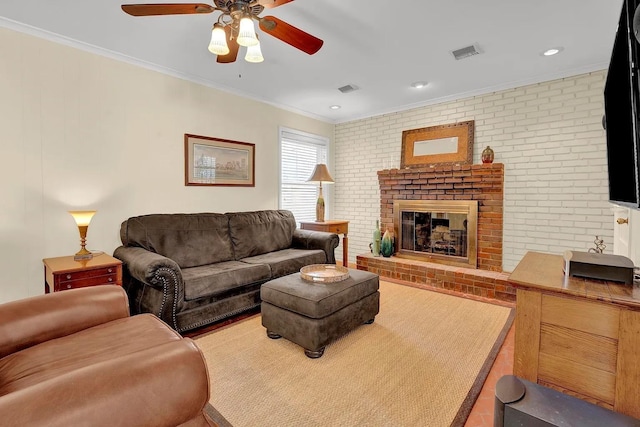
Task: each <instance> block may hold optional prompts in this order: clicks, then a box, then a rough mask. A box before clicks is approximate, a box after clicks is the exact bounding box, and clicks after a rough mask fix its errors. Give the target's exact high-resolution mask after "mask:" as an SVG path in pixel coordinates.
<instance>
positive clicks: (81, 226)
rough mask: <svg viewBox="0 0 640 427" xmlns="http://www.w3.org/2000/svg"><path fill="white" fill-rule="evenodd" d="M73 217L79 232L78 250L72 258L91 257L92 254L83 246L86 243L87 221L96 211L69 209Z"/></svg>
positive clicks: (89, 220)
mask: <svg viewBox="0 0 640 427" xmlns="http://www.w3.org/2000/svg"><path fill="white" fill-rule="evenodd" d="M69 213H70V214H71V216H72V217H73V219H74V220H75V221H76V224H77V225H78V231H79V232H80V251H79V252H78V253H76V254H75V256H74V257H73V259H74V260H76V261H79V260H84V259H91V258H93V254H92V253H91V252H90V251H88V250H87V248H86V247H85V246H86V244H87V230H88V229H89V223H90V222H91V218H93V216H94V215H95V214H96V211H69Z"/></svg>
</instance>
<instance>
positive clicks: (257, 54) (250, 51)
mask: <svg viewBox="0 0 640 427" xmlns="http://www.w3.org/2000/svg"><path fill="white" fill-rule="evenodd" d="M244 60H245V61H247V62H253V63H258V62H262V61H264V57H263V56H262V50H261V49H260V43H258V44H256V45H254V46H249V47H248V48H247V54H246V55H245V56H244Z"/></svg>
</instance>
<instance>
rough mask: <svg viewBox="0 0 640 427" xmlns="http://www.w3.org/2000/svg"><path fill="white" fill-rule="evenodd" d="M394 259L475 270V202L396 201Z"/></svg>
mask: <svg viewBox="0 0 640 427" xmlns="http://www.w3.org/2000/svg"><path fill="white" fill-rule="evenodd" d="M393 225H394V232H395V236H396V254H395V255H396V256H399V257H403V258H410V259H415V260H421V261H427V262H437V263H441V264H448V265H454V266H460V267H467V268H478V249H477V248H478V242H477V236H478V202H477V201H475V200H468V201H467V200H464V201H463V200H397V201H395V202H394V203H393Z"/></svg>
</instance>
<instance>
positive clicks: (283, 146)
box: [280, 128, 329, 222]
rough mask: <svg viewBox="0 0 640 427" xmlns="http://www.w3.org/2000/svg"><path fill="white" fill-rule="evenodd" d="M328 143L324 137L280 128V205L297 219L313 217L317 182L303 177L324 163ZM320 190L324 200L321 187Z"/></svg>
mask: <svg viewBox="0 0 640 427" xmlns="http://www.w3.org/2000/svg"><path fill="white" fill-rule="evenodd" d="M328 145H329V140H328V139H327V138H324V137H321V136H317V135H312V134H308V133H304V132H300V131H296V130H292V129H285V128H281V129H280V209H287V210H290V211H291V212H293V215H294V216H295V218H296V221H298V222H300V221H315V219H316V200H317V199H318V183H315V182H307V179H309V177H311V173H312V172H313V169H314V168H315V166H316V165H317V164H318V163H327V147H328ZM323 193H324V198H325V202H327V201H328V200H329V198H328V196H327V191H326V189H324V188H323ZM326 205H327V206H328V205H329V203H326Z"/></svg>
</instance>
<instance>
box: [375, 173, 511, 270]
mask: <svg viewBox="0 0 640 427" xmlns="http://www.w3.org/2000/svg"><path fill="white" fill-rule="evenodd" d="M503 174H504V167H503V165H502V164H499V163H493V164H488V165H483V164H478V165H461V166H460V165H459V166H442V167H437V168H420V169H418V168H416V169H392V170H383V171H379V172H378V181H379V183H380V221H381V224H382V226H383V229H384V228H386V227H388V228H390V229H391V230H393V202H394V201H396V200H477V201H478V245H477V247H478V268H479V269H482V270H490V271H502V219H503V203H502V197H503Z"/></svg>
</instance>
